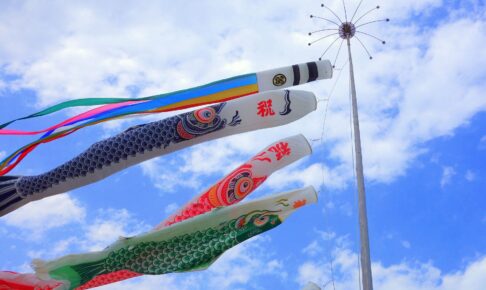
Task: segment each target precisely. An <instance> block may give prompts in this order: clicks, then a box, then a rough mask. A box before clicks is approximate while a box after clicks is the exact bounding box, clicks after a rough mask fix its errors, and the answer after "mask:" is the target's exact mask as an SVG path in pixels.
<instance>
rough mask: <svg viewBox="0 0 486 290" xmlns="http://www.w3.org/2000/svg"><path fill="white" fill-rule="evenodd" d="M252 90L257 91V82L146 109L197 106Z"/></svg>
mask: <svg viewBox="0 0 486 290" xmlns="http://www.w3.org/2000/svg"><path fill="white" fill-rule="evenodd" d="M252 92H258V85H257V84H252V85H247V86H241V87H237V88H233V89H230V90H226V91H223V92H219V93H216V94H211V95H206V96H203V97H199V98H194V99H190V100H186V101H182V102H178V103H175V104H171V105H167V106H162V107H159V108H156V109H152V110H150V111H147V112H154V111H155V112H156V111H158V110H160V109H164V110H170V109H174V108H178V107H184V106H188V105H191V106H198V105H199V104H207V103H215V102H218V101H221V100H225V99H227V98H231V97H234V96H240V95H245V94H249V93H252Z"/></svg>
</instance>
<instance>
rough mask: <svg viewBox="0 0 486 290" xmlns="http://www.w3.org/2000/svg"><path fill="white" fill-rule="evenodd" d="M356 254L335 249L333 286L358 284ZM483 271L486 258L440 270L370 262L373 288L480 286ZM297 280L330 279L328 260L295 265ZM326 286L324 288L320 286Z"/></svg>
mask: <svg viewBox="0 0 486 290" xmlns="http://www.w3.org/2000/svg"><path fill="white" fill-rule="evenodd" d="M357 265H358V255H356V254H355V253H352V252H350V251H349V250H347V249H338V250H336V251H335V259H334V283H335V286H336V289H354V288H356V287H358V281H359V278H358V270H359V268H357ZM484 271H486V258H485V257H483V258H479V259H477V260H475V261H473V262H471V263H469V264H468V265H467V266H466V267H465V269H464V270H463V271H457V272H454V273H448V274H447V273H442V272H441V270H440V269H438V268H436V267H434V266H433V265H432V264H430V263H419V262H415V263H407V262H402V263H399V264H392V265H390V266H384V265H382V264H381V263H373V264H372V272H373V283H374V288H375V289H377V290H380V289H383V290H386V289H394V290H395V289H396V290H402V289H403V290H405V289H406V290H419V289H420V290H453V289H468V290H480V289H482V288H483V285H485V283H486V277H485V276H484V275H483V274H482V273H484ZM297 281H298V282H299V284H301V285H305V284H306V283H307V282H309V281H314V282H318V284H320V285H325V284H328V283H330V282H331V281H332V279H331V270H330V265H329V264H328V263H323V262H319V261H312V260H310V261H307V262H304V263H303V264H301V265H300V266H299V270H298V276H297ZM323 289H326V288H323Z"/></svg>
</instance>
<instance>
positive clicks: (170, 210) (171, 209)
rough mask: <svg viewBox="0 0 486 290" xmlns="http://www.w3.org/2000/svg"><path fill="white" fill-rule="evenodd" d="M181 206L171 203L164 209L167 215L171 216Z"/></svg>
mask: <svg viewBox="0 0 486 290" xmlns="http://www.w3.org/2000/svg"><path fill="white" fill-rule="evenodd" d="M179 207H180V206H179V205H178V204H177V203H175V202H173V203H170V204H168V205H167V206H166V207H165V208H164V212H165V214H166V215H170V214H172V213H174V212H175V211H176V210H177V209H178V208H179Z"/></svg>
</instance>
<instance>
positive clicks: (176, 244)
mask: <svg viewBox="0 0 486 290" xmlns="http://www.w3.org/2000/svg"><path fill="white" fill-rule="evenodd" d="M316 201H317V195H316V192H315V190H314V189H313V188H312V187H308V188H304V189H301V190H296V191H292V192H287V193H283V194H278V195H274V196H271V197H267V198H263V199H259V200H254V201H250V202H247V203H244V204H238V205H232V206H229V207H226V208H221V209H217V210H213V211H211V212H209V213H206V214H203V215H200V216H197V217H195V218H191V219H189V220H186V221H183V222H180V223H177V224H174V225H172V226H170V227H167V228H164V229H162V230H159V231H155V232H150V233H147V234H143V235H139V236H135V237H130V238H120V239H119V240H118V241H117V242H115V243H114V244H112V245H111V246H109V247H108V248H106V249H105V250H103V251H100V252H93V253H88V254H79V255H68V256H65V257H62V258H60V259H57V260H53V261H50V262H43V261H40V260H34V261H33V266H34V268H35V270H36V274H37V276H38V277H40V278H42V279H46V280H47V279H56V280H59V281H62V282H63V283H65V284H66V285H69V289H75V288H76V287H78V286H82V285H83V284H84V283H86V282H87V281H89V280H92V279H93V278H94V277H96V276H99V275H103V274H107V273H111V272H115V271H120V270H128V271H131V272H136V273H139V274H148V275H160V274H166V273H174V272H187V271H195V270H204V269H206V268H207V267H209V266H210V265H211V264H212V263H213V262H214V261H216V260H217V259H218V258H219V257H220V256H221V255H222V254H223V253H224V252H225V251H226V250H228V249H230V248H232V247H234V246H236V245H237V244H239V243H241V242H243V241H245V240H247V239H249V238H251V237H253V236H256V235H258V234H261V233H263V232H265V231H268V230H270V229H272V228H275V227H277V226H278V225H280V224H281V223H282V222H283V221H284V220H285V219H286V218H287V217H288V216H289V215H290V214H292V213H293V212H295V210H296V209H297V208H299V207H302V206H304V205H306V204H310V203H315V202H316Z"/></svg>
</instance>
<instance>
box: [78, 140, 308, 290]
mask: <svg viewBox="0 0 486 290" xmlns="http://www.w3.org/2000/svg"><path fill="white" fill-rule="evenodd" d="M311 151H312V150H311V147H310V145H309V143H308V142H307V140H306V139H305V137H304V136H302V135H296V136H292V137H289V138H285V139H282V140H279V141H277V142H274V143H272V144H271V145H269V146H267V147H266V148H265V149H264V150H262V151H261V152H259V153H258V154H256V155H255V156H254V157H253V158H251V159H250V160H248V161H247V162H245V163H244V164H242V165H241V166H239V167H238V168H236V169H235V170H233V171H232V172H231V173H229V174H228V175H227V176H226V177H224V178H223V179H221V180H220V181H219V182H217V183H216V184H215V185H213V186H211V187H210V188H209V189H208V190H206V191H204V192H203V193H202V194H200V195H198V196H196V197H195V198H194V199H193V200H192V201H190V202H188V203H187V204H186V205H184V206H182V207H181V208H180V209H179V210H178V211H177V212H176V213H174V214H173V215H171V216H170V217H168V218H167V219H166V220H164V221H163V222H162V223H160V224H159V225H158V226H156V227H155V228H154V230H161V229H163V228H165V227H167V226H170V225H173V224H175V223H178V222H182V221H184V220H186V219H189V218H193V217H195V216H198V215H201V214H204V213H206V212H209V211H211V210H213V209H215V208H218V207H225V206H230V205H233V204H235V203H237V202H240V201H242V200H243V199H244V198H245V197H246V196H248V195H249V194H250V193H251V192H253V191H254V190H255V189H257V188H258V187H259V186H260V185H261V184H262V183H263V182H264V181H265V180H266V179H267V178H268V177H269V176H270V175H271V174H272V173H273V172H275V171H277V170H279V169H281V168H283V167H285V166H287V165H289V164H291V163H293V162H295V161H297V160H299V159H301V158H303V157H305V156H307V155H309V154H311ZM137 276H140V274H138V273H136V272H131V271H127V270H121V271H115V272H112V273H109V274H103V275H99V276H96V277H95V278H94V279H92V280H90V281H88V282H87V283H85V284H84V285H83V286H80V287H78V288H76V290H82V289H90V288H94V287H99V286H102V285H106V284H111V283H115V282H119V281H122V280H125V279H130V278H133V277H137Z"/></svg>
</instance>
